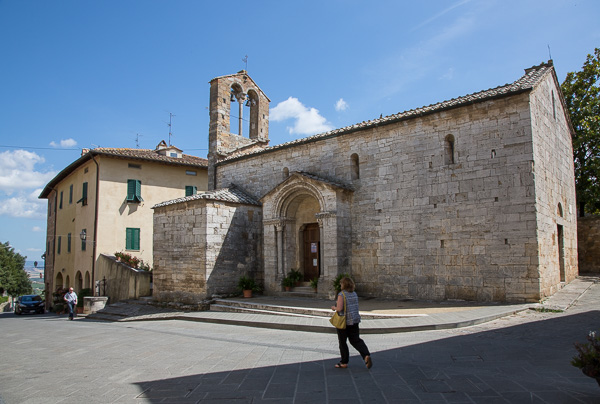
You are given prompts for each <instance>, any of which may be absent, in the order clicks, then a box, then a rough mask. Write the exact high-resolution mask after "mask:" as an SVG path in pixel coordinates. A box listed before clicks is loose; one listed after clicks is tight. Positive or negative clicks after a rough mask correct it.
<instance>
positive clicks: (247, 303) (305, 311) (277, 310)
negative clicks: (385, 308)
mask: <svg viewBox="0 0 600 404" xmlns="http://www.w3.org/2000/svg"><path fill="white" fill-rule="evenodd" d="M298 306H300V305H298ZM298 306H294V305H285V306H284V305H273V304H265V303H259V302H253V301H251V300H250V299H248V300H233V299H215V300H214V303H212V304H211V305H210V311H220V312H237V313H256V314H273V315H294V316H305V317H331V315H332V314H333V312H332V311H331V310H330V309H320V308H310V307H298ZM360 316H361V318H362V319H365V320H366V319H385V318H407V317H422V316H425V317H426V315H423V314H379V313H364V312H361V313H360Z"/></svg>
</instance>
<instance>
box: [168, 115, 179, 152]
mask: <svg viewBox="0 0 600 404" xmlns="http://www.w3.org/2000/svg"><path fill="white" fill-rule="evenodd" d="M174 116H177V115H174V114H172V113H170V112H169V123H168V124H167V125H168V126H169V146H171V136H173V132H172V131H171V127H172V125H173V124H172V122H173V117H174Z"/></svg>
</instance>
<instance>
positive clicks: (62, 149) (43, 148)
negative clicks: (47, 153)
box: [0, 144, 81, 151]
mask: <svg viewBox="0 0 600 404" xmlns="http://www.w3.org/2000/svg"><path fill="white" fill-rule="evenodd" d="M0 147H6V148H8V149H34V150H56V151H69V150H81V148H78V149H65V148H56V147H34V146H10V145H3V144H0Z"/></svg>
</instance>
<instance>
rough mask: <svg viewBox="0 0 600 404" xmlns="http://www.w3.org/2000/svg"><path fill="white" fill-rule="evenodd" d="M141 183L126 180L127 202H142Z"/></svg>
mask: <svg viewBox="0 0 600 404" xmlns="http://www.w3.org/2000/svg"><path fill="white" fill-rule="evenodd" d="M142 201H143V199H142V181H140V180H127V202H135V203H139V202H142Z"/></svg>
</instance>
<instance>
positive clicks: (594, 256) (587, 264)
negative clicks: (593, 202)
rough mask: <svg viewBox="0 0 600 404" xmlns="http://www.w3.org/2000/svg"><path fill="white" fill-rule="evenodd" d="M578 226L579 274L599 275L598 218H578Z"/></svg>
mask: <svg viewBox="0 0 600 404" xmlns="http://www.w3.org/2000/svg"><path fill="white" fill-rule="evenodd" d="M577 226H578V235H579V237H578V239H577V243H578V251H579V272H581V273H595V274H598V273H600V216H586V217H580V218H578V220H577Z"/></svg>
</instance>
